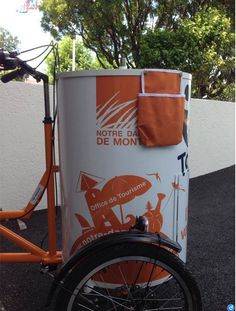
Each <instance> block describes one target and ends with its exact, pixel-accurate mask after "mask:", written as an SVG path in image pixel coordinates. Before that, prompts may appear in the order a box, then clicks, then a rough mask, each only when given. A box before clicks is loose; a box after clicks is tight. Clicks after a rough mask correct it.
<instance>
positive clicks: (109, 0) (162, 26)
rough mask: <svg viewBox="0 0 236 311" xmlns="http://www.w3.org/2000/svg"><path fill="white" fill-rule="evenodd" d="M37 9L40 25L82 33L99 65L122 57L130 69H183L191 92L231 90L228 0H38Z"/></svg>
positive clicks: (210, 93) (231, 28) (61, 32)
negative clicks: (188, 75) (40, 14)
mask: <svg viewBox="0 0 236 311" xmlns="http://www.w3.org/2000/svg"><path fill="white" fill-rule="evenodd" d="M41 10H42V11H43V19H42V26H43V28H44V29H45V30H47V31H50V32H51V33H52V34H53V35H54V36H56V37H57V36H60V35H64V34H70V35H74V34H76V33H77V34H79V35H81V37H82V38H83V42H84V44H85V46H86V47H88V48H89V49H91V50H93V51H94V52H95V53H96V55H97V57H98V60H99V62H100V64H102V66H103V67H105V66H106V65H105V64H104V62H103V59H102V57H103V58H105V59H106V60H107V62H108V63H109V64H110V65H112V66H113V67H114V68H117V67H118V66H119V63H120V58H121V56H122V57H125V59H126V62H127V64H128V66H129V67H131V68H142V67H158V68H186V71H189V72H193V73H194V94H195V96H200V97H203V96H206V97H208V98H213V97H215V98H218V97H219V96H221V95H220V94H223V90H224V93H225V89H228V90H232V89H233V88H232V87H231V86H230V87H228V86H229V85H231V84H232V83H233V81H234V69H233V68H234V66H233V65H232V63H233V60H234V50H233V47H234V39H233V38H232V34H233V32H234V3H233V1H227V0H168V1H166V0H142V1H141V0H73V1H71V0H57V1H55V0H43V1H42V5H41ZM211 22H212V25H211ZM186 40H187V41H186ZM154 56H155V57H154ZM154 58H155V59H154ZM160 58H162V62H161V61H160ZM186 59H187V60H186ZM157 65H158V66H157ZM182 70H183V69H182Z"/></svg>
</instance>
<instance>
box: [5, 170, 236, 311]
mask: <svg viewBox="0 0 236 311" xmlns="http://www.w3.org/2000/svg"><path fill="white" fill-rule="evenodd" d="M234 187H235V185H234V167H230V168H226V169H223V170H220V171H218V172H215V173H211V174H208V175H204V176H200V177H197V178H194V179H191V180H190V198H189V227H188V228H189V229H188V255H187V256H188V258H187V260H188V263H187V266H188V268H189V269H190V270H191V271H192V272H193V274H194V276H195V278H196V280H197V282H198V284H199V287H200V289H201V292H202V299H203V302H204V307H205V310H206V311H207V310H214V311H223V310H227V305H228V304H229V303H233V304H234V299H235V298H234V294H235V278H234V268H235V255H234V250H235V249H234V247H235V242H234V238H235V228H234V225H235V220H234V207H235V206H234V203H235V199H234V189H235V188H234ZM59 221H60V215H59V216H58V235H60V226H59ZM7 226H8V227H10V228H14V229H15V228H17V226H16V222H15V221H14V222H8V223H7ZM27 226H28V229H27V230H26V231H23V232H22V235H23V236H24V237H26V238H29V239H30V240H31V241H33V242H34V243H36V244H38V245H40V243H41V241H42V240H43V237H44V235H45V232H46V217H45V211H39V212H36V213H34V214H33V216H32V218H31V219H30V220H29V221H28V222H27ZM16 230H17V231H19V230H18V228H17V229H16ZM1 250H5V251H6V250H7V251H11V250H14V249H13V247H12V245H11V244H9V243H8V242H6V241H3V240H1ZM39 271H40V266H39V265H38V264H4V265H1V267H0V301H1V302H0V307H1V308H0V309H1V311H4V310H6V311H22V310H24V311H42V310H49V309H46V308H44V303H45V301H46V297H47V293H48V290H49V288H50V284H51V278H50V277H49V276H48V275H42V274H40V272H39ZM1 304H2V305H1ZM3 306H4V307H3Z"/></svg>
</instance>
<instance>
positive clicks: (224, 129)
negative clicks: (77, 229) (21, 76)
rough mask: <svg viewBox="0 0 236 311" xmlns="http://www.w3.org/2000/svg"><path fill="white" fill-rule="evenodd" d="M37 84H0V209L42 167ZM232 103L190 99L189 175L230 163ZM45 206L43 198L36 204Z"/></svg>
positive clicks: (15, 201)
mask: <svg viewBox="0 0 236 311" xmlns="http://www.w3.org/2000/svg"><path fill="white" fill-rule="evenodd" d="M42 100H43V89H42V85H35V84H26V83H22V82H11V83H8V84H3V83H0V208H2V209H8V210H9V209H18V208H22V207H24V206H25V204H26V203H27V202H28V201H29V199H30V198H31V196H32V193H33V192H34V189H35V188H36V186H37V184H38V182H39V180H40V178H41V176H42V174H43V172H44V153H43V150H44V149H43V135H44V133H43V126H42V120H43V102H42ZM234 108H235V104H234V103H226V102H216V101H209V100H199V99H193V100H192V103H191V114H190V150H189V166H190V170H191V177H196V176H199V175H203V174H206V173H210V172H213V171H216V170H219V169H222V168H225V167H228V166H231V165H233V164H234ZM44 206H45V200H43V201H42V203H41V204H40V205H39V207H41V208H42V207H44Z"/></svg>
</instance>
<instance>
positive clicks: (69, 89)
mask: <svg viewBox="0 0 236 311" xmlns="http://www.w3.org/2000/svg"><path fill="white" fill-rule="evenodd" d="M160 72H164V73H167V79H168V74H169V73H171V72H174V73H176V72H175V71H167V70H160ZM177 74H179V75H180V94H184V96H185V108H184V110H185V121H184V127H183V139H182V141H181V142H180V143H179V144H177V145H171V146H161V147H145V146H143V145H141V144H140V141H139V137H138V130H137V100H138V96H139V94H140V93H142V92H145V90H144V89H143V77H145V75H144V70H138V69H137V70H133V69H128V70H99V71H80V72H73V73H62V74H59V75H58V81H57V82H58V86H57V89H58V118H59V153H60V175H61V194H62V223H63V256H64V259H65V260H67V259H68V258H69V257H70V256H71V255H72V254H73V252H75V250H76V249H77V248H79V247H82V246H84V245H86V244H88V243H89V242H91V241H92V240H94V239H96V238H98V237H101V236H103V235H106V234H111V233H113V232H116V231H122V230H128V229H129V228H130V227H131V226H132V225H133V223H134V221H135V217H136V216H141V215H144V216H146V217H147V218H148V220H149V224H150V231H152V232H158V231H160V232H162V233H164V234H165V235H167V236H168V237H169V238H170V239H172V240H174V241H178V242H179V243H180V244H181V246H182V251H181V253H180V257H181V259H182V260H184V261H186V243H187V214H188V213H187V211H188V180H189V174H188V166H187V158H188V146H187V116H188V110H189V100H190V89H191V75H190V74H187V73H180V72H177ZM153 83H156V84H158V78H157V79H155V78H154V80H153ZM171 96H175V95H173V94H172V95H171ZM178 96H179V95H178Z"/></svg>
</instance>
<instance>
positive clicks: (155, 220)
mask: <svg viewBox="0 0 236 311" xmlns="http://www.w3.org/2000/svg"><path fill="white" fill-rule="evenodd" d="M165 197H166V195H165V194H164V193H158V194H157V198H158V201H157V205H156V208H155V209H154V208H153V207H152V204H151V203H150V202H149V201H148V202H147V207H146V210H147V212H146V213H145V214H143V216H145V217H147V219H148V221H149V231H151V232H160V231H161V227H162V225H163V217H162V214H161V203H162V200H163V199H164V198H165Z"/></svg>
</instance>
